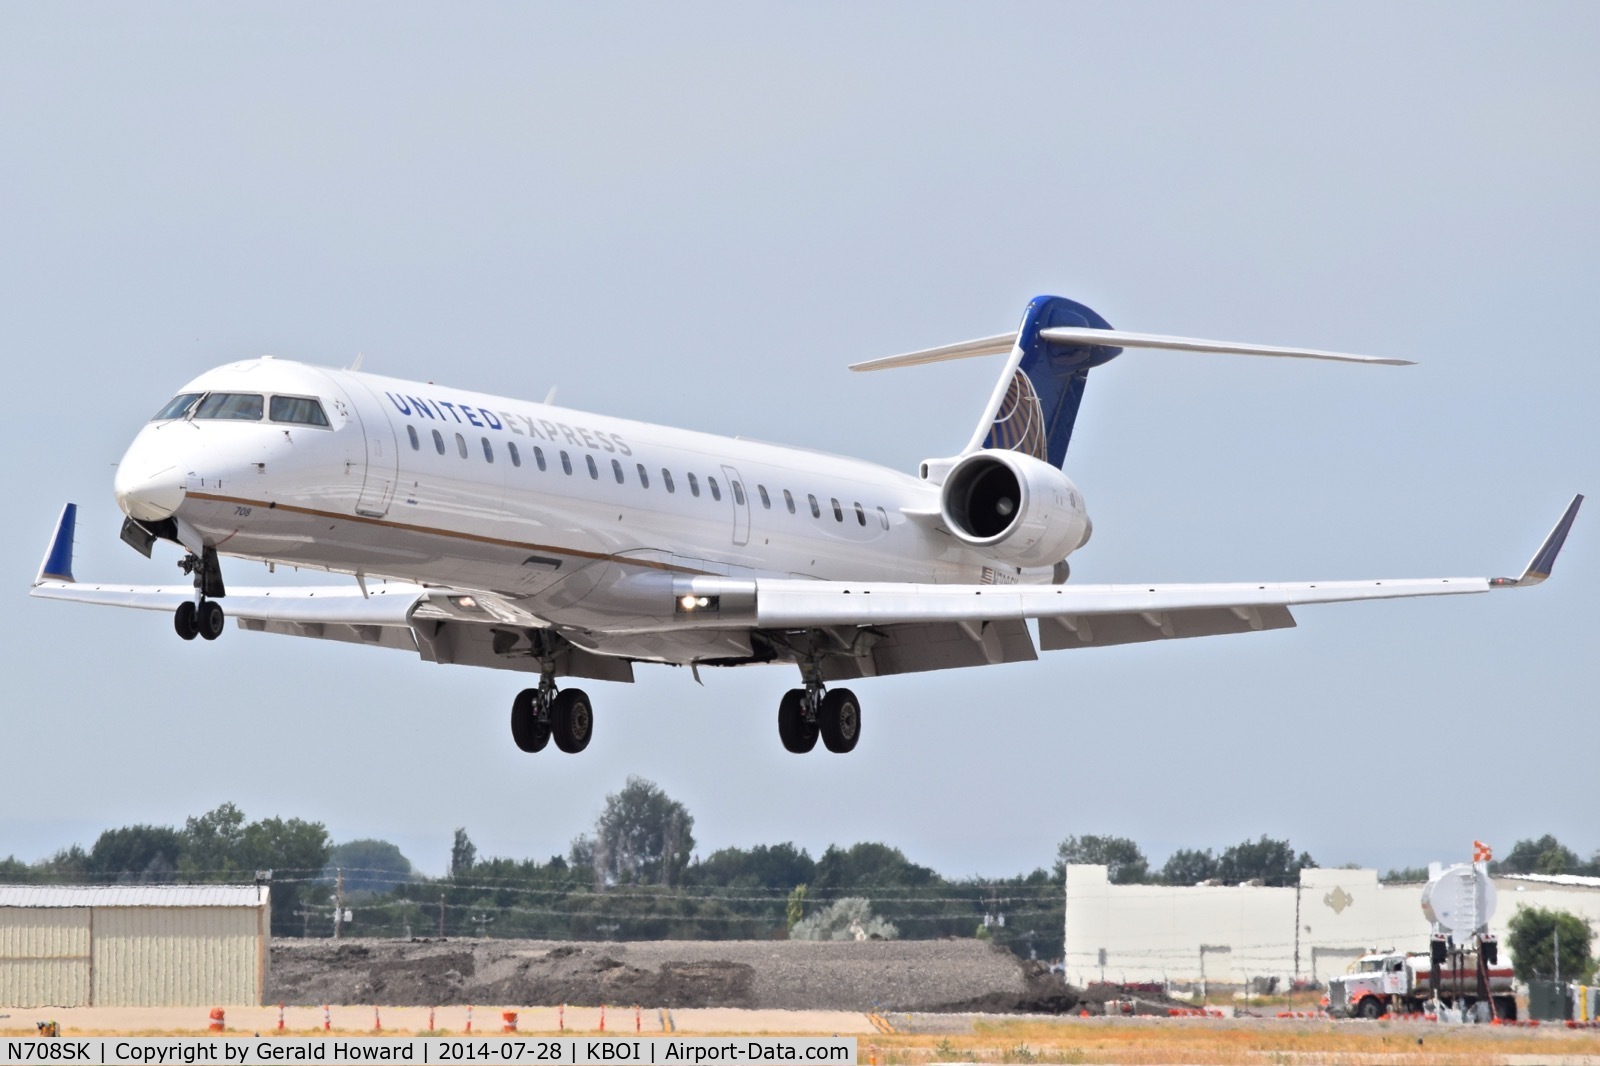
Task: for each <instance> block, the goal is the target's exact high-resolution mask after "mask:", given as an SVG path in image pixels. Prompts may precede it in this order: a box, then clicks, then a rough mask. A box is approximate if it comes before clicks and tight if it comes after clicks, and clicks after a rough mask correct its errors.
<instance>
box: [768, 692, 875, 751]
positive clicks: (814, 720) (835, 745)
mask: <svg viewBox="0 0 1600 1066" xmlns="http://www.w3.org/2000/svg"><path fill="white" fill-rule="evenodd" d="M818 736H821V737H822V744H823V747H825V748H827V749H828V750H829V751H831V752H835V753H837V754H840V755H843V754H844V753H845V752H847V751H853V750H855V746H856V741H858V740H860V739H861V704H860V702H859V701H858V700H857V699H856V694H855V693H854V692H851V691H850V690H849V689H847V688H836V689H834V690H832V691H831V692H829V691H825V690H824V689H823V687H822V682H821V680H819V679H817V678H816V677H814V676H813V677H808V678H807V679H806V687H805V688H792V689H790V690H789V691H788V692H785V693H784V694H783V700H782V702H780V703H779V704H778V739H779V740H781V741H783V749H784V750H785V751H791V752H794V753H795V754H796V755H804V754H805V753H806V752H808V751H810V750H811V749H812V748H815V747H816V746H817V737H818Z"/></svg>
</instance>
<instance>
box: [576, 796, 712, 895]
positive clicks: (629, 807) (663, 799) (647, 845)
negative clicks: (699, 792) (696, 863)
mask: <svg viewBox="0 0 1600 1066" xmlns="http://www.w3.org/2000/svg"><path fill="white" fill-rule="evenodd" d="M594 836H595V859H594V862H595V866H596V869H598V870H599V871H601V872H602V873H603V874H604V876H605V879H606V881H607V883H609V884H614V885H646V884H660V885H674V884H681V883H682V875H683V871H684V869H685V868H686V867H687V866H688V865H689V857H690V855H692V854H693V853H694V816H693V815H691V814H690V813H689V810H688V808H687V807H685V806H684V805H683V804H681V803H679V802H678V801H677V800H675V799H673V798H672V797H670V796H668V795H667V794H666V793H665V792H663V791H662V790H661V788H660V787H659V786H658V785H656V784H655V783H654V782H651V781H646V780H645V779H644V778H642V777H629V778H628V781H627V783H626V784H625V785H623V786H622V790H621V791H620V792H614V793H612V794H611V795H609V796H607V797H606V805H605V808H604V809H603V810H602V811H601V812H600V818H599V820H598V821H596V822H595V826H594Z"/></svg>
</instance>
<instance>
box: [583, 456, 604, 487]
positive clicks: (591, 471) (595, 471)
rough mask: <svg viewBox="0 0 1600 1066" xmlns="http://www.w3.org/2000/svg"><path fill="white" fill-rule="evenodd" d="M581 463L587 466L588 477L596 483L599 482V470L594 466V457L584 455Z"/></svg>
mask: <svg viewBox="0 0 1600 1066" xmlns="http://www.w3.org/2000/svg"><path fill="white" fill-rule="evenodd" d="M583 461H584V462H585V463H587V464H589V476H590V477H591V478H593V479H594V480H596V481H599V480H600V468H599V467H598V466H595V465H594V456H592V455H585V456H584V457H583Z"/></svg>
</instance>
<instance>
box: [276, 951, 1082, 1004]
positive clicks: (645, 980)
mask: <svg viewBox="0 0 1600 1066" xmlns="http://www.w3.org/2000/svg"><path fill="white" fill-rule="evenodd" d="M267 998H268V1000H269V1001H270V1002H279V1001H282V1002H284V1003H291V1004H297V1005H304V1006H316V1005H318V1004H322V1003H384V1004H391V1005H394V1006H444V1005H447V1004H466V1003H495V1004H508V1005H518V1004H520V1005H529V1006H533V1005H541V1004H543V1005H548V1004H555V1003H570V1004H573V1005H578V1006H598V1005H600V1004H602V1003H605V1004H613V1005H620V1004H634V1003H637V1004H641V1005H643V1006H646V1007H667V1008H680V1009H681V1008H690V1007H747V1008H755V1009H775V1010H858V1011H870V1010H893V1011H940V1010H988V1011H1029V1010H1031V1011H1051V1012H1059V1011H1063V1010H1070V1009H1071V1008H1072V1006H1073V1004H1074V1003H1075V1002H1076V998H1077V997H1076V994H1075V993H1073V991H1072V990H1070V989H1068V988H1066V987H1065V986H1064V985H1062V983H1061V979H1060V977H1059V976H1056V975H1051V974H1048V973H1046V972H1044V970H1043V968H1042V967H1040V966H1039V965H1038V964H1037V963H1028V962H1024V961H1023V960H1021V959H1018V958H1017V957H1016V956H1015V955H1012V954H1011V953H1010V952H1008V951H1004V950H1002V949H999V948H994V947H991V946H990V945H988V944H985V943H984V942H982V941H978V940H867V941H820V942H818V941H801V940H775V941H754V940H745V941H676V940H665V941H641V942H635V943H584V944H574V943H565V942H552V941H542V940H346V941H342V942H334V941H331V940H302V941H278V942H276V943H274V944H273V947H272V978H271V990H270V991H269V993H268V997H267Z"/></svg>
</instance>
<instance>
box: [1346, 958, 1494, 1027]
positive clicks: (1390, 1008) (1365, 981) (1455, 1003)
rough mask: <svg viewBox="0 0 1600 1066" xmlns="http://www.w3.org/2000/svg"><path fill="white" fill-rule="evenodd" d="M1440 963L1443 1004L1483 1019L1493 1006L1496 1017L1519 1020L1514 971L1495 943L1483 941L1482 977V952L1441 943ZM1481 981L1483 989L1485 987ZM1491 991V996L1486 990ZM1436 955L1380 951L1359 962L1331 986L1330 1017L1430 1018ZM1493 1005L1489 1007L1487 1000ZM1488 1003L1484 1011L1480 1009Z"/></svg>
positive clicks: (1440, 990) (1440, 997)
mask: <svg viewBox="0 0 1600 1066" xmlns="http://www.w3.org/2000/svg"><path fill="white" fill-rule="evenodd" d="M1435 943H1436V944H1437V945H1438V947H1437V948H1436V949H1435V950H1436V951H1438V952H1439V953H1440V955H1441V958H1440V961H1439V989H1438V991H1439V1003H1440V1005H1441V1006H1444V1007H1449V1008H1455V1009H1459V1010H1463V1011H1467V1012H1471V1011H1473V1009H1474V1008H1478V1013H1479V1014H1481V1015H1482V1016H1483V1017H1482V1020H1484V1021H1487V1020H1488V1018H1489V1015H1488V1014H1487V1010H1488V1009H1489V1007H1490V1006H1491V1005H1492V1007H1493V1010H1494V1014H1493V1016H1494V1017H1496V1018H1500V1019H1502V1020H1511V1019H1514V1018H1516V1016H1517V1000H1516V997H1515V996H1514V995H1513V993H1512V987H1511V967H1510V966H1509V965H1506V964H1503V963H1500V962H1499V960H1498V955H1499V952H1498V950H1497V945H1496V944H1495V942H1494V940H1493V939H1492V938H1488V939H1486V940H1485V941H1484V944H1483V946H1484V954H1485V955H1487V956H1488V959H1487V960H1485V965H1484V969H1483V973H1482V974H1481V975H1480V974H1479V971H1478V952H1476V951H1472V950H1467V951H1450V950H1449V947H1448V945H1447V944H1446V943H1445V942H1444V941H1443V939H1442V938H1441V939H1440V940H1438V941H1435ZM1480 981H1481V984H1480ZM1485 989H1486V990H1487V996H1485V995H1484V990H1485ZM1433 993H1434V989H1433V955H1432V954H1431V953H1429V952H1426V951H1424V952H1412V953H1407V952H1398V951H1391V952H1378V953H1375V954H1372V955H1363V956H1362V957H1361V958H1359V959H1357V960H1356V963H1355V967H1354V968H1353V969H1352V970H1351V972H1349V973H1347V974H1345V975H1343V976H1342V977H1334V978H1331V979H1330V980H1329V981H1328V1013H1329V1014H1334V1015H1339V1016H1342V1017H1351V1018H1380V1017H1382V1016H1383V1015H1385V1014H1400V1013H1410V1014H1418V1013H1427V1012H1428V1011H1430V1010H1432V1009H1433V998H1434V995H1433ZM1486 999H1487V1000H1489V1001H1490V1002H1489V1003H1485V1000H1486ZM1480 1004H1483V1006H1482V1007H1479V1005H1480Z"/></svg>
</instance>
